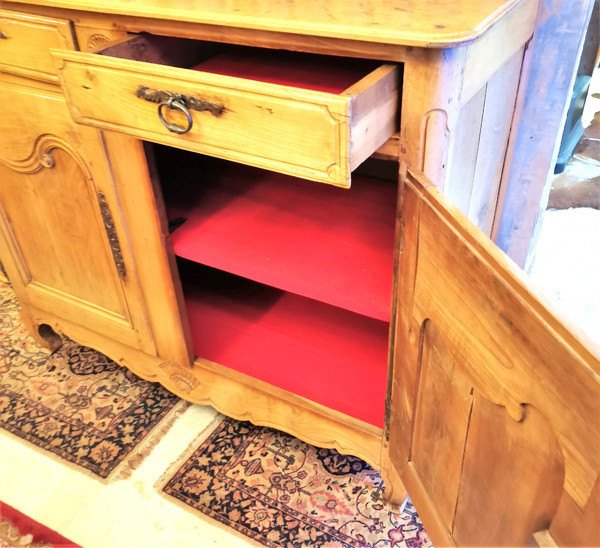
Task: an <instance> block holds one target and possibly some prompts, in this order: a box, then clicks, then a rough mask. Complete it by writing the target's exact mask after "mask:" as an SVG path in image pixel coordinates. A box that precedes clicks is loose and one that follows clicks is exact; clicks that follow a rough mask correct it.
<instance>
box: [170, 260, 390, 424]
mask: <svg viewBox="0 0 600 548" xmlns="http://www.w3.org/2000/svg"><path fill="white" fill-rule="evenodd" d="M180 273H181V277H182V281H183V284H184V295H185V299H186V307H187V312H188V317H189V321H190V327H191V331H192V337H193V342H194V350H195V353H196V355H197V356H198V357H201V358H204V359H207V360H210V361H212V362H216V363H218V364H220V365H223V366H226V367H229V368H231V369H234V370H236V371H239V372H241V373H245V374H246V375H249V376H251V377H253V378H256V379H260V380H262V381H265V382H267V383H269V384H272V385H274V386H277V387H279V388H282V389H284V390H287V391H289V392H291V393H294V394H297V395H299V396H302V397H305V398H307V399H309V400H312V401H315V402H317V403H320V404H322V405H325V406H327V407H330V408H332V409H335V410H337V411H340V412H342V413H345V414H347V415H349V416H352V417H354V418H357V419H359V420H362V421H365V422H367V423H369V424H373V425H375V426H378V427H382V426H383V420H384V402H385V391H386V376H387V347H388V331H389V324H388V323H386V322H382V321H378V320H373V319H371V318H366V317H364V316H360V315H358V314H354V313H352V312H348V311H345V310H342V309H340V308H336V307H332V306H329V305H326V304H323V303H320V302H317V301H314V300H311V299H307V298H304V297H300V296H298V295H294V294H292V293H287V292H285V291H281V290H278V289H274V288H271V287H267V286H264V285H262V284H259V283H257V282H253V281H250V280H246V279H243V278H240V277H238V276H234V275H231V274H228V273H225V272H221V271H217V270H215V269H211V268H208V267H204V266H201V265H197V264H192V263H190V262H189V261H181V262H180Z"/></svg>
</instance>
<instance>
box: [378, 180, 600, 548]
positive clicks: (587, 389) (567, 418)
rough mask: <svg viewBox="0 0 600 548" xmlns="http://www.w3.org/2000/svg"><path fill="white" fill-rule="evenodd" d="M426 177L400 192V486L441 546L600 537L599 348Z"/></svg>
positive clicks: (395, 413)
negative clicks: (545, 301) (549, 306)
mask: <svg viewBox="0 0 600 548" xmlns="http://www.w3.org/2000/svg"><path fill="white" fill-rule="evenodd" d="M428 186H430V185H429V183H428V181H427V180H426V179H425V178H423V177H422V176H421V175H419V174H411V173H409V174H408V175H407V177H406V180H405V184H404V187H403V193H402V194H403V196H402V202H403V206H402V215H401V221H400V225H401V234H402V238H401V250H400V254H399V257H400V258H399V261H400V264H399V273H400V274H399V286H398V301H397V323H396V339H395V346H394V348H395V350H394V352H395V359H394V361H395V366H394V370H393V372H392V376H391V381H390V396H389V402H388V404H389V407H390V413H389V417H388V419H389V422H388V425H387V431H386V436H387V437H386V441H385V442H384V448H385V451H384V455H383V456H384V464H383V468H384V471H387V472H388V473H387V475H388V479H389V481H390V483H392V485H391V487H392V497H394V489H393V487H394V485H393V483H394V481H396V490H395V491H396V495H395V496H396V499H398V498H399V494H400V492H401V488H399V482H397V480H396V478H401V480H402V482H403V483H404V486H405V487H406V489H407V490H408V493H409V495H410V497H411V499H412V501H413V503H414V504H415V506H416V508H417V511H418V512H419V514H420V515H421V517H422V519H423V522H424V524H425V527H426V529H427V530H428V532H429V534H430V536H431V537H432V540H433V543H434V545H440V546H441V545H452V544H456V545H460V546H469V545H472V546H475V545H476V546H486V545H487V546H490V545H493V546H500V545H506V546H526V545H535V544H536V543H538V544H540V545H546V544H547V543H548V542H554V541H555V542H557V543H559V544H561V545H576V544H584V545H588V546H597V545H599V544H600V529H599V526H598V519H597V517H598V515H600V483H599V472H600V360H599V359H598V356H599V355H600V352H599V349H598V347H597V346H596V345H594V344H593V343H592V342H591V341H589V340H587V339H585V337H584V336H583V335H581V336H579V337H578V336H575V335H574V334H573V333H572V332H571V331H569V330H568V329H567V328H566V327H564V325H563V324H562V323H561V321H560V320H558V319H557V318H556V317H555V316H554V315H553V314H552V313H551V312H550V311H549V310H548V309H547V308H546V306H545V305H544V304H542V303H541V302H540V300H541V297H540V295H536V293H535V292H534V290H533V288H532V286H531V283H530V282H529V280H528V279H527V277H526V276H525V275H524V274H523V273H522V272H521V271H520V270H519V269H518V268H517V267H516V266H515V265H514V264H513V263H511V262H510V261H509V259H507V258H506V256H505V255H504V254H503V253H502V252H501V251H499V250H498V249H497V248H495V246H494V245H493V244H492V243H491V242H490V241H489V240H488V239H487V238H486V237H485V236H484V235H483V234H482V233H480V232H479V231H478V230H477V229H475V227H474V226H473V225H471V223H470V222H469V221H468V220H467V219H466V217H464V216H463V215H462V214H461V213H460V212H459V211H458V210H457V209H456V208H454V207H453V206H452V205H451V204H449V202H447V201H446V200H445V199H444V197H443V196H441V195H440V194H439V193H438V192H437V191H436V190H435V189H431V188H428ZM590 349H592V350H590ZM396 501H397V500H396ZM548 545H549V544H548Z"/></svg>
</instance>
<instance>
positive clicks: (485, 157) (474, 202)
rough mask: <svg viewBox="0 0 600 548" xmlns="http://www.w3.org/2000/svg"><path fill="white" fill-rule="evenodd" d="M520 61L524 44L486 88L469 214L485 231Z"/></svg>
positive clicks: (500, 168)
mask: <svg viewBox="0 0 600 548" xmlns="http://www.w3.org/2000/svg"><path fill="white" fill-rule="evenodd" d="M522 62H523V48H521V49H520V50H519V51H517V53H515V54H514V55H513V57H512V58H511V59H510V61H508V62H507V63H506V64H505V65H504V66H503V67H502V68H501V69H500V70H499V71H498V72H497V73H496V74H495V75H494V76H493V77H492V78H491V80H490V81H489V83H488V85H487V90H486V96H485V107H484V113H483V120H482V123H481V131H480V134H479V149H478V151H477V164H476V166H475V173H474V176H473V179H474V180H473V191H472V193H471V197H470V202H469V208H468V217H469V219H471V221H473V222H474V223H475V224H476V225H477V226H478V227H479V228H480V229H481V230H482V231H483V232H484V233H485V234H488V235H489V234H490V233H491V230H492V223H493V220H494V214H495V212H496V202H497V200H498V188H499V186H500V178H501V177H502V171H503V169H504V159H505V157H506V147H507V144H508V136H509V133H510V128H511V121H512V114H513V111H514V108H515V100H516V96H517V90H518V85H519V77H520V75H521V65H522Z"/></svg>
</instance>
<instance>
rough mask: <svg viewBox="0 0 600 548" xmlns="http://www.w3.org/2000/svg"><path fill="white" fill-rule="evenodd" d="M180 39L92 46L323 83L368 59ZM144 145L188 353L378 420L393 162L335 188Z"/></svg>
mask: <svg viewBox="0 0 600 548" xmlns="http://www.w3.org/2000/svg"><path fill="white" fill-rule="evenodd" d="M189 42H190V41H187V40H184V41H182V40H178V39H176V40H173V39H169V38H165V37H157V36H152V35H140V36H137V37H135V38H134V39H133V41H130V42H129V43H126V44H119V45H117V46H113V47H111V48H108V49H107V50H105V51H104V52H102V53H103V54H108V55H111V56H123V57H128V58H132V57H133V58H136V55H137V58H138V59H139V58H140V57H142V58H141V59H139V60H144V61H147V60H150V61H151V62H160V63H163V64H170V65H176V66H185V67H188V68H190V67H192V68H196V69H198V70H203V71H207V72H215V73H219V74H225V75H228V76H240V77H243V78H248V79H252V80H258V81H266V82H271V83H277V84H285V85H291V86H298V87H302V88H304V89H314V90H318V91H326V92H328V93H343V92H344V91H345V90H346V89H347V88H349V87H351V86H352V85H354V83H355V82H357V81H358V80H360V79H361V78H363V77H364V76H365V75H367V74H368V73H369V72H370V71H371V70H373V68H374V67H376V66H377V65H378V62H376V61H365V60H360V59H340V58H335V63H332V62H331V58H327V57H324V56H320V55H310V54H303V53H294V52H282V51H269V50H261V49H258V48H240V47H236V46H225V45H219V44H206V43H202V42H194V47H188V46H189V45H190V44H189ZM184 46H185V47H184ZM123 48H125V49H123ZM132 52H134V54H135V55H132ZM190 52H192V53H191V54H190ZM180 54H185V58H183V57H182V56H181V55H180ZM267 60H268V61H267ZM332 67H335V69H332ZM146 151H147V158H148V162H149V164H150V168H151V170H152V172H153V173H154V174H155V177H156V180H157V181H158V184H156V185H155V188H156V190H157V192H160V194H161V195H160V196H159V197H158V201H159V202H163V203H164V206H165V214H166V218H167V222H168V225H169V226H168V229H169V233H170V240H171V242H170V243H171V245H172V251H173V253H174V255H175V256H176V258H177V270H178V275H179V277H180V280H181V286H182V288H183V300H184V302H185V307H186V313H187V318H188V321H189V326H190V331H191V335H192V337H191V338H192V343H193V353H194V355H195V356H196V358H197V359H199V360H208V361H209V362H212V363H215V364H218V365H220V366H223V367H227V368H230V369H232V370H235V371H237V372H240V373H243V374H245V375H248V376H249V377H251V378H254V379H259V380H260V381H264V382H266V383H269V384H270V385H273V386H276V387H278V388H280V389H282V390H285V391H288V392H290V393H291V394H294V395H297V396H302V397H304V398H307V399H308V400H311V401H313V402H316V403H319V404H322V405H324V406H325V407H327V408H329V409H333V410H336V411H339V412H341V413H344V414H346V415H348V416H350V417H353V418H354V419H358V420H360V421H364V422H366V423H369V424H372V425H375V426H377V427H383V423H384V407H385V393H386V379H387V369H388V347H389V344H388V342H389V341H388V339H389V329H390V308H391V295H392V286H393V257H394V231H395V219H396V194H397V184H396V174H397V170H395V169H393V170H392V176H391V177H389V176H386V175H384V176H382V175H381V169H380V167H381V166H375V168H372V167H371V168H370V167H369V165H368V163H366V164H365V166H366V167H361V168H359V169H358V170H357V171H356V172H355V174H353V179H352V187H351V189H342V188H339V187H335V186H332V185H327V184H321V183H315V182H312V181H307V180H303V179H299V178H296V177H292V176H288V175H284V174H281V173H276V172H271V171H266V170H263V169H259V168H255V167H251V166H247V165H242V164H237V163H233V162H229V161H226V160H221V159H217V158H212V157H209V156H204V155H201V154H197V153H193V152H187V151H184V150H181V149H177V148H172V147H167V146H163V145H158V144H150V143H147V144H146ZM383 171H384V172H385V171H386V169H385V168H384V170H383Z"/></svg>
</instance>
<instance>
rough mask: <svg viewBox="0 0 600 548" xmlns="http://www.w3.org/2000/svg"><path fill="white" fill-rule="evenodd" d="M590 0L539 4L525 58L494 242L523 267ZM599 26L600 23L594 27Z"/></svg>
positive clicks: (545, 193)
mask: <svg viewBox="0 0 600 548" xmlns="http://www.w3.org/2000/svg"><path fill="white" fill-rule="evenodd" d="M593 4H594V1H593V0H540V6H539V10H538V17H537V23H536V30H535V33H534V36H533V39H532V42H531V44H530V45H529V51H528V52H527V54H526V62H528V64H529V74H528V77H527V78H526V81H525V80H522V82H521V86H523V84H525V87H524V88H523V87H521V89H520V90H519V98H518V100H517V111H516V112H517V115H516V117H515V120H514V121H513V128H512V130H511V137H510V142H509V152H508V155H507V164H506V166H505V169H504V173H503V176H502V183H501V188H500V195H499V200H498V206H497V210H496V218H495V221H494V227H493V230H492V238H493V239H494V241H495V242H496V244H498V246H499V247H500V248H501V249H502V250H504V251H505V252H506V253H507V254H508V255H509V257H511V258H512V259H513V260H514V261H515V262H516V263H517V264H518V265H519V266H521V267H527V262H528V257H529V256H530V255H531V251H532V248H533V245H534V243H535V240H536V232H537V230H538V228H539V219H540V214H541V213H542V212H543V211H544V210H545V208H546V204H547V201H548V193H549V190H550V189H549V184H548V180H549V175H550V174H551V172H552V171H553V169H554V164H555V162H556V156H557V154H558V146H559V143H560V138H561V135H562V129H563V126H564V121H565V116H566V112H567V109H568V105H569V102H570V97H571V92H572V89H573V84H574V81H575V75H576V72H577V65H578V63H579V58H580V55H581V50H582V47H583V42H584V39H585V33H586V30H587V28H588V24H589V23H590V17H591V12H592V7H593ZM592 24H598V22H592Z"/></svg>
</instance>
